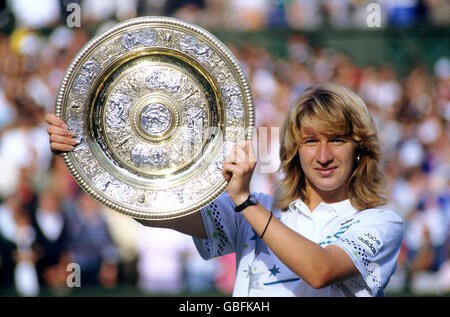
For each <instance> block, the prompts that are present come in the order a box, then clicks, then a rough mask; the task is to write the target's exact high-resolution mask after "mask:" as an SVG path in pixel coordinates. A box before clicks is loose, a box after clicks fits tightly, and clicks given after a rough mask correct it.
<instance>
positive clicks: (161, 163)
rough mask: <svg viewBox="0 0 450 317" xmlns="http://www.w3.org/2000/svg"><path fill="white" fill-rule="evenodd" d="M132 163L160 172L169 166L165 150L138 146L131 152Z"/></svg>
mask: <svg viewBox="0 0 450 317" xmlns="http://www.w3.org/2000/svg"><path fill="white" fill-rule="evenodd" d="M131 161H132V162H133V163H134V164H135V165H136V166H138V167H141V168H150V169H156V170H160V169H163V168H166V167H167V166H168V165H169V156H168V155H167V152H166V150H165V149H163V148H160V147H147V146H142V145H138V146H136V147H135V148H134V149H133V150H132V151H131Z"/></svg>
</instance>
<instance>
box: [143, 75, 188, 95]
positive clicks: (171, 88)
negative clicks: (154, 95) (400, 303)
mask: <svg viewBox="0 0 450 317" xmlns="http://www.w3.org/2000/svg"><path fill="white" fill-rule="evenodd" d="M181 81H182V76H181V74H180V73H176V72H174V71H169V70H165V69H156V70H153V71H152V72H151V73H150V74H148V75H147V76H146V77H145V82H146V83H147V87H148V88H150V89H155V90H162V91H165V92H167V93H169V94H173V93H175V92H177V91H178V89H180V86H181Z"/></svg>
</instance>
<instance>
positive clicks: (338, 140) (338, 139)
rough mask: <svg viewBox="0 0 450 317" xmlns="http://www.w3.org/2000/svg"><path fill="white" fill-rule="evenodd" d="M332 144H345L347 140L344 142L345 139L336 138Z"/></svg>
mask: <svg viewBox="0 0 450 317" xmlns="http://www.w3.org/2000/svg"><path fill="white" fill-rule="evenodd" d="M331 142H332V143H344V142H345V140H344V139H341V138H336V139H332V140H331Z"/></svg>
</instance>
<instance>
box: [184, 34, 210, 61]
mask: <svg viewBox="0 0 450 317" xmlns="http://www.w3.org/2000/svg"><path fill="white" fill-rule="evenodd" d="M180 49H181V50H182V51H184V52H191V53H193V54H195V55H198V56H199V57H200V58H206V59H208V58H210V57H211V49H210V48H209V46H208V45H206V44H200V43H199V42H198V41H197V39H196V38H195V37H193V36H190V35H184V36H182V37H181V39H180Z"/></svg>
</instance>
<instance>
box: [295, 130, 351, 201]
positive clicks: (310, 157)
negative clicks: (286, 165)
mask: <svg viewBox="0 0 450 317" xmlns="http://www.w3.org/2000/svg"><path fill="white" fill-rule="evenodd" d="M301 135H302V139H301V144H300V149H299V155H300V162H301V165H302V169H303V171H304V173H305V176H306V193H307V195H311V194H319V195H320V196H321V197H324V194H325V195H327V197H330V194H331V196H332V197H333V199H334V200H335V201H336V202H337V201H341V200H344V199H347V198H348V179H349V177H350V175H351V173H352V171H353V161H354V155H355V145H354V144H353V142H352V140H351V139H350V138H348V137H345V136H339V135H335V134H327V133H325V132H323V131H320V130H319V129H314V128H305V127H302V129H301ZM330 202H331V201H330Z"/></svg>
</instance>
